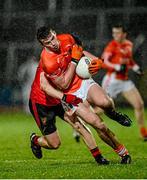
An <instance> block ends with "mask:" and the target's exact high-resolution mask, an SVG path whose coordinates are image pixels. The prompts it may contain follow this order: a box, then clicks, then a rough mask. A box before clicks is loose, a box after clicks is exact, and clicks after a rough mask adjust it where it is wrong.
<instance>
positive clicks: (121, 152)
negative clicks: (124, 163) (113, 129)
mask: <svg viewBox="0 0 147 180" xmlns="http://www.w3.org/2000/svg"><path fill="white" fill-rule="evenodd" d="M114 151H115V152H116V153H117V154H118V155H119V156H120V157H122V156H125V155H127V154H129V152H128V150H127V149H126V148H125V146H124V145H122V144H121V145H119V146H118V147H117V149H114Z"/></svg>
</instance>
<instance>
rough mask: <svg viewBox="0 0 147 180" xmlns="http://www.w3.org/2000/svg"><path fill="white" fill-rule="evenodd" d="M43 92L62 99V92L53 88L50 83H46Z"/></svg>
mask: <svg viewBox="0 0 147 180" xmlns="http://www.w3.org/2000/svg"><path fill="white" fill-rule="evenodd" d="M43 90H44V92H45V93H46V94H47V95H48V96H51V97H53V98H57V99H62V97H63V92H61V91H59V90H57V89H55V88H53V87H52V86H51V85H50V84H48V85H47V86H46V87H45V88H44V89H43Z"/></svg>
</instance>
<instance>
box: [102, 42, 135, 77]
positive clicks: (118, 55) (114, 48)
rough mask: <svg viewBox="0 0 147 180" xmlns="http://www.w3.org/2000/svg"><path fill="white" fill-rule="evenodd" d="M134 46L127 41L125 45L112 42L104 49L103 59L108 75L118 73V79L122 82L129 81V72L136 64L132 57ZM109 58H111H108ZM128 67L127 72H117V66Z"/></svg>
mask: <svg viewBox="0 0 147 180" xmlns="http://www.w3.org/2000/svg"><path fill="white" fill-rule="evenodd" d="M132 48H133V44H132V42H131V41H129V40H125V41H124V42H123V43H119V42H117V41H115V40H112V41H111V42H110V43H108V45H107V46H106V48H105V49H104V53H103V59H104V63H105V67H106V69H107V74H111V73H113V72H115V73H116V78H117V79H121V80H126V79H128V70H129V68H131V67H133V66H134V65H135V64H136V63H135V62H134V60H133V57H132V56H133V55H132ZM107 57H109V58H107ZM122 64H125V65H126V71H125V72H123V73H121V72H118V71H116V70H115V68H114V67H115V65H122Z"/></svg>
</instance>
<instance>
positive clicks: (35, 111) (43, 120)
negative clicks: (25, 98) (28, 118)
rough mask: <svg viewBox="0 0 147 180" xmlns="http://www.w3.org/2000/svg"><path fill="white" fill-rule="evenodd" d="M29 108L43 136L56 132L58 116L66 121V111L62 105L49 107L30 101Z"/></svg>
mask: <svg viewBox="0 0 147 180" xmlns="http://www.w3.org/2000/svg"><path fill="white" fill-rule="evenodd" d="M29 108H30V112H31V113H32V115H33V117H34V119H35V121H36V123H37V125H38V127H39V129H40V130H41V132H42V134H43V135H48V134H51V133H53V132H55V131H56V129H57V128H56V116H59V117H60V118H61V119H64V113H65V111H64V109H63V107H62V105H61V104H59V105H57V106H51V107H49V106H45V105H42V104H37V103H35V102H34V101H32V100H31V99H30V100H29Z"/></svg>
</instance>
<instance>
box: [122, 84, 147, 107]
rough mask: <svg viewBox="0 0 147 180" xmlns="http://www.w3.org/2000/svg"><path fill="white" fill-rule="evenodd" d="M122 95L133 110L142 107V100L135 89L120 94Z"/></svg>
mask: <svg viewBox="0 0 147 180" xmlns="http://www.w3.org/2000/svg"><path fill="white" fill-rule="evenodd" d="M122 95H123V97H124V98H125V99H126V100H127V101H128V102H129V103H130V104H131V105H132V106H133V107H134V108H139V109H140V108H142V107H143V106H144V105H143V104H144V103H143V99H142V97H141V95H140V93H139V91H138V89H137V88H136V87H135V88H132V89H131V90H129V91H125V92H122Z"/></svg>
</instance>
